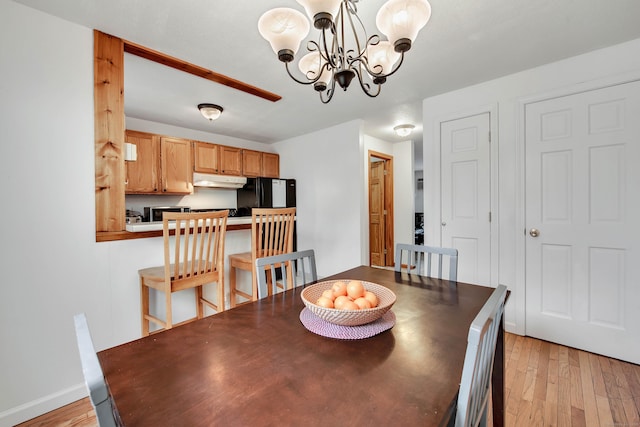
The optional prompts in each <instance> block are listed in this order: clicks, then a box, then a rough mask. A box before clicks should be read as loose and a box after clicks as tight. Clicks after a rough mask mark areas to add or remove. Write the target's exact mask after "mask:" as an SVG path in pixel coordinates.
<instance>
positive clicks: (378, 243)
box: [369, 161, 386, 266]
mask: <svg viewBox="0 0 640 427" xmlns="http://www.w3.org/2000/svg"><path fill="white" fill-rule="evenodd" d="M385 234H386V233H385V220H384V161H374V162H369V258H370V259H369V262H370V264H371V265H378V266H384V265H385V253H384V252H385V251H384V248H385Z"/></svg>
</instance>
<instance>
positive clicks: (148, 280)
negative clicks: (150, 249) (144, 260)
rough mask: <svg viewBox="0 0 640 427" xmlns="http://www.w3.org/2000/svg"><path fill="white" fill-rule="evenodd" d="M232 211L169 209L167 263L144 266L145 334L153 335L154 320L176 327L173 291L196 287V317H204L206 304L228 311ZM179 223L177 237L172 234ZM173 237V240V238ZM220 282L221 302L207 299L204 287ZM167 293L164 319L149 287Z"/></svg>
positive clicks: (165, 229)
mask: <svg viewBox="0 0 640 427" xmlns="http://www.w3.org/2000/svg"><path fill="white" fill-rule="evenodd" d="M228 216H229V211H228V210H224V211H218V212H203V213H177V212H165V213H164V214H163V216H162V223H163V224H162V226H163V228H162V229H163V232H162V234H163V238H164V265H162V266H157V267H149V268H144V269H141V270H139V271H138V275H139V276H140V299H141V306H142V310H141V311H142V335H143V336H147V335H149V327H150V323H151V322H153V323H155V324H157V325H159V326H160V327H162V328H164V329H171V328H172V327H173V326H174V323H173V319H172V310H171V294H172V293H174V292H178V291H182V290H185V289H191V288H194V290H195V298H196V316H195V317H194V318H193V319H189V320H187V321H185V322H188V321H192V320H196V319H202V317H203V316H204V313H205V307H210V308H212V309H213V310H215V311H216V312H217V313H219V312H221V311H224V239H225V235H226V231H227V218H228ZM173 224H175V238H174V239H171V237H170V236H171V234H172V231H173V229H174V227H173ZM172 240H173V241H172ZM214 282H215V283H216V284H217V302H216V303H213V302H212V301H210V300H208V299H206V298H205V297H204V293H203V286H204V285H207V284H209V283H214ZM151 288H152V289H155V290H156V291H159V292H163V293H164V300H165V309H166V315H165V320H164V321H162V320H161V319H160V318H159V317H157V316H154V315H152V314H151V313H150V310H149V296H150V295H149V289H151Z"/></svg>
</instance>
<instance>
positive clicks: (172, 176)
mask: <svg viewBox="0 0 640 427" xmlns="http://www.w3.org/2000/svg"><path fill="white" fill-rule="evenodd" d="M160 172H161V174H160V176H161V178H162V179H161V181H162V192H163V193H167V194H169V193H170V194H191V193H193V168H192V166H191V141H189V140H188V139H181V138H167V137H161V138H160Z"/></svg>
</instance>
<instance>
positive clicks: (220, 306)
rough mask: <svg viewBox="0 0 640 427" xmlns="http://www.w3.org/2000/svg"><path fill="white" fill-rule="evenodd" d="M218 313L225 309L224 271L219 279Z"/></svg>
mask: <svg viewBox="0 0 640 427" xmlns="http://www.w3.org/2000/svg"><path fill="white" fill-rule="evenodd" d="M216 285H217V286H218V313H220V312H222V311H224V272H222V273H221V274H220V277H219V279H218V283H216Z"/></svg>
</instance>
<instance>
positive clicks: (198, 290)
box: [194, 286, 204, 319]
mask: <svg viewBox="0 0 640 427" xmlns="http://www.w3.org/2000/svg"><path fill="white" fill-rule="evenodd" d="M194 291H195V294H196V317H197V318H198V319H202V318H203V317H204V303H203V302H202V286H196V287H195V289H194Z"/></svg>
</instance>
